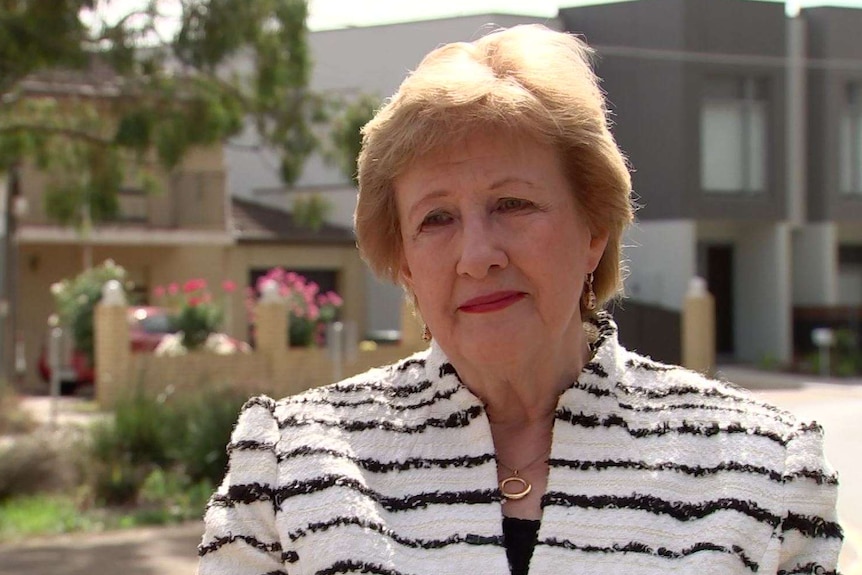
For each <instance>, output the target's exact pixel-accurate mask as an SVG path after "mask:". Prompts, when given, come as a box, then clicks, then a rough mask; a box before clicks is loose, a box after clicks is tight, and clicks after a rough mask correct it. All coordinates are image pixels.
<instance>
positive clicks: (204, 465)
mask: <svg viewBox="0 0 862 575" xmlns="http://www.w3.org/2000/svg"><path fill="white" fill-rule="evenodd" d="M244 401H245V395H244V394H240V393H238V392H236V391H233V390H230V389H223V388H220V389H216V390H205V391H199V392H196V393H193V394H188V395H173V396H169V397H165V396H157V397H153V396H152V395H148V394H145V393H140V392H139V393H134V394H132V395H131V396H129V397H128V398H126V399H124V400H122V401H120V402H119V403H118V404H117V406H116V411H115V417H114V419H113V420H112V421H107V422H102V423H98V424H96V425H95V426H94V427H93V428H92V442H91V453H92V458H93V463H92V465H91V466H90V471H91V477H90V484H91V488H92V490H93V496H94V498H95V499H96V500H97V501H98V502H100V503H102V504H108V505H125V504H133V503H140V497H141V496H142V495H143V492H144V490H145V488H146V490H147V493H148V494H149V495H148V496H150V495H152V493H153V490H154V489H156V487H157V486H158V485H159V483H158V482H157V479H158V478H159V477H161V476H160V475H159V474H160V473H161V474H166V473H167V474H170V476H171V477H173V478H174V479H175V477H174V476H175V475H176V474H182V475H183V476H184V477H185V478H186V482H185V483H182V484H181V485H182V486H184V487H183V490H195V489H200V488H199V487H197V486H198V485H199V484H203V485H205V486H206V488H205V489H206V491H207V495H208V494H209V491H211V486H212V485H215V484H217V483H218V482H219V481H220V480H221V478H222V476H223V475H224V471H225V467H226V465H227V455H226V452H225V446H226V445H227V443H228V441H229V440H230V434H231V431H232V429H233V425H234V423H235V421H236V418H237V415H238V413H239V409H240V407H241V406H242V404H243V402H244ZM153 478H156V479H153ZM174 479H172V481H174ZM147 482H150V483H147ZM152 482H156V483H152ZM171 485H177V484H176V482H174V483H172V484H171ZM165 488H167V487H165Z"/></svg>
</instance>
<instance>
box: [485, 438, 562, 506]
mask: <svg viewBox="0 0 862 575" xmlns="http://www.w3.org/2000/svg"><path fill="white" fill-rule="evenodd" d="M550 453H551V450H550V448H549V449H548V450H547V451H545V452H544V453H542V454H541V455H539V456H538V457H537V458H535V459H534V460H533V461H531V462H530V463H528V464H527V465H524V466H523V467H521V468H520V469H515V468H514V467H509V466H508V465H506V464H505V463H503V462H502V461H500V460H499V459H497V464H498V465H500V466H502V467H505V468H506V469H508V470H509V471H511V472H512V475H510V476H509V477H506V478H504V479H503V480H502V481H500V494H501V495H502V496H503V497H505V498H506V499H507V500H509V501H517V500H518V499H523V498H524V497H526V496H527V495H529V494H530V491H532V490H533V484H532V483H530V482H529V481H527V480H526V479H524V478H523V477H521V475H520V472H521V471H525V470H527V469H529V468H530V467H532V466H533V465H535V464H536V463H538V462H539V461H540V460H541V459H542V458H544V457H545V456H547V455H549V454H550ZM512 483H516V484H518V485H520V486H521V489H520V490H519V491H507V490H506V486H507V485H509V484H512ZM504 503H505V501H504Z"/></svg>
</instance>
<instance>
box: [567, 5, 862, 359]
mask: <svg viewBox="0 0 862 575" xmlns="http://www.w3.org/2000/svg"><path fill="white" fill-rule="evenodd" d="M559 17H560V20H561V22H562V25H563V27H564V28H565V29H566V30H567V31H570V32H574V33H579V34H583V35H584V37H585V38H586V39H587V41H588V42H589V43H590V45H592V46H593V47H594V48H595V49H596V51H597V53H598V59H597V70H598V73H599V75H600V76H601V77H602V78H603V87H604V89H605V90H606V91H607V94H608V98H609V100H610V102H611V108H612V110H613V113H614V119H615V123H616V127H615V134H616V136H617V139H618V141H619V143H620V145H621V147H622V148H623V149H624V150H625V151H626V152H627V154H628V156H629V158H630V161H631V163H632V165H633V167H634V176H633V177H634V189H635V192H636V194H637V196H638V198H639V203H640V204H641V206H642V207H641V209H640V210H639V213H638V219H639V223H638V225H637V226H636V227H635V229H633V230H632V233H631V234H630V236H629V238H628V242H627V243H628V245H629V246H630V247H629V248H628V249H627V257H628V259H629V269H630V275H629V278H628V280H627V292H628V295H629V296H630V298H631V299H632V300H634V301H639V302H643V303H647V304H652V305H657V306H660V307H663V308H666V309H669V310H676V311H678V310H680V309H681V307H682V305H683V301H684V297H685V291H686V288H687V285H688V280H689V278H691V277H692V276H695V275H701V276H703V277H705V278H707V280H708V283H709V287H710V290H711V291H712V292H713V294H714V295H715V297H716V307H717V315H718V318H717V319H718V332H717V343H718V347H719V351H721V352H724V353H726V354H728V355H730V356H732V357H735V358H737V359H741V360H746V361H755V362H759V361H764V360H769V361H779V362H787V361H789V360H791V359H792V355H793V351H794V343H793V339H794V329H795V331H796V334H795V336H796V338H797V346H796V347H797V348H798V347H799V345H798V344H799V342H800V341H802V342H805V341H807V338H808V337H809V335H808V333H807V330H808V328H809V327H810V325H812V322H813V323H818V322H820V321H823V322H829V321H831V322H835V321H836V320H838V321H839V322H840V321H841V320H846V322H849V323H852V322H853V321H854V320H853V317H851V316H853V315H854V314H855V317H856V321H857V322H858V314H859V309H860V306H862V176H860V171H862V42H860V37H859V32H860V31H862V10H854V9H839V8H817V9H809V10H804V11H802V12H801V13H800V14H798V15H796V16H795V17H788V16H787V15H785V11H784V6H783V5H782V4H777V3H766V2H752V1H749V0H639V1H631V2H621V3H616V4H606V5H595V6H587V7H577V8H568V9H563V10H561V11H560V16H559Z"/></svg>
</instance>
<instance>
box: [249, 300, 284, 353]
mask: <svg viewBox="0 0 862 575" xmlns="http://www.w3.org/2000/svg"><path fill="white" fill-rule="evenodd" d="M254 330H255V331H254V340H255V342H256V347H257V350H258V351H259V352H263V353H268V354H270V355H274V354H277V353H283V352H284V350H286V349H287V347H288V340H287V308H286V307H285V305H284V304H283V303H282V302H277V301H275V302H267V301H260V302H259V303H258V304H257V307H256V308H255V310H254Z"/></svg>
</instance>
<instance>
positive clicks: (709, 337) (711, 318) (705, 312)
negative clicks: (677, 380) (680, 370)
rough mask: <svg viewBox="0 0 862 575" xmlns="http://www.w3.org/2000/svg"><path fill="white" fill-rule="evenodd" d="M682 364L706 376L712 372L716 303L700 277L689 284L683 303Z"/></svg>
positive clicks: (713, 367) (713, 364)
mask: <svg viewBox="0 0 862 575" xmlns="http://www.w3.org/2000/svg"><path fill="white" fill-rule="evenodd" d="M682 365H683V366H685V367H687V368H689V369H693V370H695V371H699V372H701V373H703V374H705V375H712V374H713V373H714V372H715V300H714V299H713V297H712V294H710V293H709V292H708V291H707V289H706V280H704V279H703V278H699V277H695V278H692V279H691V281H690V282H689V285H688V292H687V293H686V295H685V303H684V304H683V310H682Z"/></svg>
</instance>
